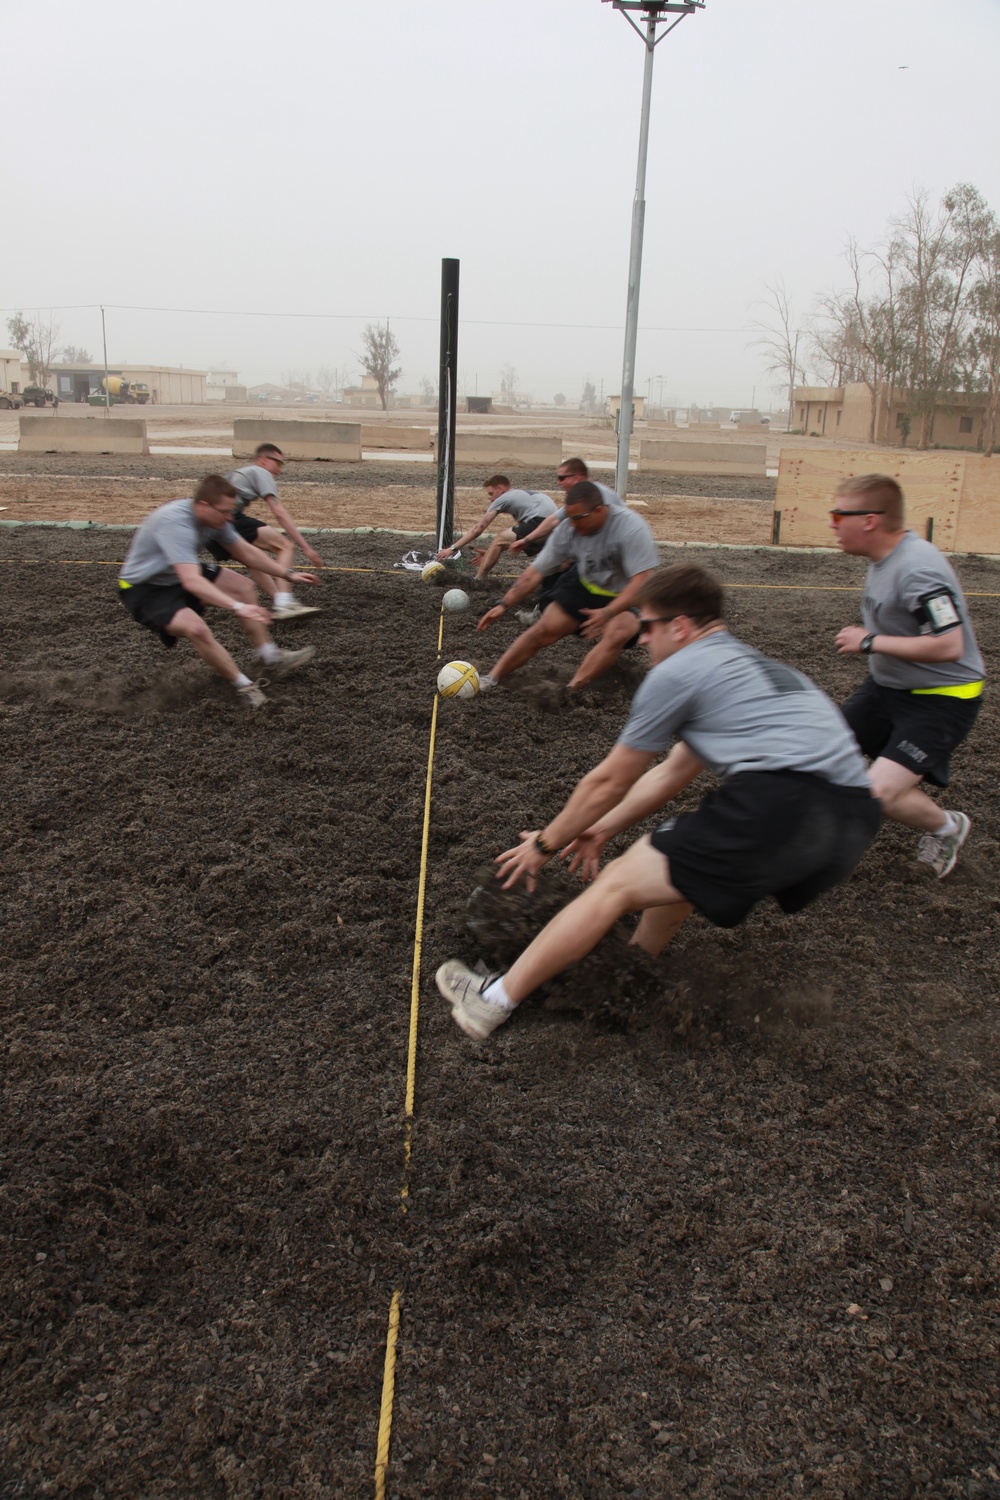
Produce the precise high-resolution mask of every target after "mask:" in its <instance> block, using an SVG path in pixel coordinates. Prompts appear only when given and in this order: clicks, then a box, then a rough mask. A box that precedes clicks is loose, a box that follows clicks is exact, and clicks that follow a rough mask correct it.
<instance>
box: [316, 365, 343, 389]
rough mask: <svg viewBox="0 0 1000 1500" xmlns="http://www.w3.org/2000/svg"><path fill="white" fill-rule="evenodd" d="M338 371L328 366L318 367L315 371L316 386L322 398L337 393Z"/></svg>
mask: <svg viewBox="0 0 1000 1500" xmlns="http://www.w3.org/2000/svg"><path fill="white" fill-rule="evenodd" d="M337 375H338V371H337V369H336V368H335V367H333V366H330V365H320V367H319V369H318V370H317V371H316V384H317V385H318V386H319V389H320V390H321V391H322V393H323V395H324V396H332V395H334V394H335V393H336V391H337V388H338V387H337Z"/></svg>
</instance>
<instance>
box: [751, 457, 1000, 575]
mask: <svg viewBox="0 0 1000 1500" xmlns="http://www.w3.org/2000/svg"><path fill="white" fill-rule="evenodd" d="M856 474H890V475H891V476H892V477H893V479H896V480H898V481H899V483H900V484H901V485H902V487H903V494H904V495H905V496H906V520H907V524H908V525H909V526H910V528H911V529H912V530H913V531H916V532H919V533H920V535H921V536H927V535H928V534H929V535H930V536H931V539H932V540H933V541H934V543H935V545H936V546H938V547H940V548H941V551H942V552H990V553H1000V457H996V458H984V457H983V456H982V454H972V453H944V452H940V451H938V452H934V453H908V452H906V451H902V452H900V451H899V450H897V449H893V450H892V451H887V450H886V449H885V448H858V449H847V448H784V449H782V451H781V455H780V458H779V462H778V489H777V494H776V496H775V501H774V509H775V534H776V540H777V541H779V542H780V543H782V544H784V545H786V546H789V547H821V546H831V545H832V544H833V538H832V532H831V530H830V506H831V504H832V501H833V494H834V491H835V489H836V487H837V483H838V481H839V480H841V479H844V478H848V477H853V476H854V475H856Z"/></svg>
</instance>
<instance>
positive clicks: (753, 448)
mask: <svg viewBox="0 0 1000 1500" xmlns="http://www.w3.org/2000/svg"><path fill="white" fill-rule="evenodd" d="M766 469H767V442H766V440H765V441H764V442H761V443H723V442H718V443H712V442H708V443H699V442H692V441H691V440H690V439H687V440H685V439H684V438H653V439H650V438H643V439H642V441H641V442H640V444H639V473H640V474H712V475H715V476H716V477H717V478H725V477H726V476H727V475H728V476H731V477H733V478H743V479H763V478H764V477H765V473H766Z"/></svg>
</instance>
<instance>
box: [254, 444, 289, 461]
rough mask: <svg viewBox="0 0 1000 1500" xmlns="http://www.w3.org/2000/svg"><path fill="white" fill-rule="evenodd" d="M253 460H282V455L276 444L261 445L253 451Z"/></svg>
mask: <svg viewBox="0 0 1000 1500" xmlns="http://www.w3.org/2000/svg"><path fill="white" fill-rule="evenodd" d="M253 456H254V458H284V456H285V455H284V454H283V453H282V451H281V449H280V448H279V447H278V445H277V443H261V444H260V446H259V447H257V448H255V449H254V450H253Z"/></svg>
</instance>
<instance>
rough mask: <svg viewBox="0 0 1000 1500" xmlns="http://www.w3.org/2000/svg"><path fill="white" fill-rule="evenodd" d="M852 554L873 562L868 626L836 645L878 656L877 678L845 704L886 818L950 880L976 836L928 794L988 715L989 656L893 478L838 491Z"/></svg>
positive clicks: (837, 526) (944, 780)
mask: <svg viewBox="0 0 1000 1500" xmlns="http://www.w3.org/2000/svg"><path fill="white" fill-rule="evenodd" d="M830 518H831V523H832V525H833V529H834V531H835V533H836V536H837V541H838V542H839V543H840V546H841V550H842V551H844V552H847V553H849V554H850V555H851V556H852V557H866V558H867V559H868V563H869V566H868V574H867V577H866V578H865V588H864V596H863V598H862V600H861V618H862V619H863V621H864V624H863V625H847V626H845V627H844V629H843V630H841V631H840V633H839V635H838V636H837V650H838V651H839V652H840V654H841V655H842V656H853V655H861V656H867V657H868V659H869V665H870V676H869V678H868V680H867V682H865V683H864V684H863V685H862V686H861V687H860V688H858V690H857V691H856V692H855V693H853V694H852V695H851V697H850V698H849V699H848V700H847V702H846V703H845V704H844V716H845V718H846V719H847V722H848V723H849V724H850V726H851V728H852V729H853V731H854V733H855V735H856V737H857V740H858V744H859V745H860V746H861V749H862V750H863V751H864V753H865V754H866V755H868V756H870V757H871V759H872V762H873V764H872V768H871V777H872V785H873V786H874V788H875V795H876V796H877V797H879V798H880V799H881V802H882V808H883V811H884V812H885V813H886V815H887V816H888V817H890V818H893V819H895V821H896V822H898V823H905V824H906V825H907V826H908V827H910V828H916V829H918V830H919V831H920V832H921V833H922V835H923V837H922V838H921V839H920V843H919V845H918V850H917V858H918V859H919V860H920V862H921V863H923V864H926V865H928V866H929V867H930V868H931V869H932V870H933V871H934V873H935V875H937V876H938V878H939V879H940V878H941V877H942V876H944V875H947V874H949V873H950V871H951V870H953V869H954V867H955V861H956V860H957V858H958V852H959V850H960V849H961V847H962V845H963V844H964V843H965V840H966V839H967V838H968V835H969V829H970V827H971V824H970V821H969V818H968V816H967V814H965V813H962V812H947V811H945V810H944V809H943V808H942V807H941V806H940V805H939V804H938V803H936V802H933V801H932V800H931V799H930V797H928V796H927V794H926V793H925V792H923V791H922V790H921V788H920V782H921V781H927V782H929V783H930V784H931V785H932V786H938V787H946V786H947V785H948V778H949V772H950V761H951V755H952V752H953V751H954V750H955V749H956V748H957V746H958V745H960V744H961V742H962V741H963V740H964V739H965V736H966V735H967V734H968V732H969V730H970V729H971V728H972V725H973V724H974V723H975V721H976V718H977V716H978V714H979V709H980V707H981V705H982V694H983V688H984V686H985V681H984V679H985V676H986V672H985V668H984V666H983V658H982V655H981V654H980V651H979V646H978V645H977V643H976V637H975V632H974V631H973V629H972V623H971V621H970V619H969V611H968V607H967V605H966V602H965V596H964V595H963V593H962V589H961V586H960V585H959V582H958V579H957V578H956V576H955V572H954V569H953V568H952V566H951V564H950V563H949V562H948V560H947V559H946V558H945V557H943V556H942V554H941V553H940V552H939V551H938V549H937V548H936V547H935V546H933V544H932V543H931V542H927V541H924V539H923V538H922V537H919V536H917V535H916V534H915V533H914V532H912V531H907V530H906V529H905V526H904V522H903V492H902V490H901V489H900V487H899V485H898V484H897V482H896V480H895V479H891V478H890V477H889V476H888V475H885V474H864V475H861V476H859V477H858V478H854V479H846V480H844V481H843V483H842V484H841V485H839V486H838V489H837V493H836V496H835V498H834V503H833V509H832V510H831V512H830Z"/></svg>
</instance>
